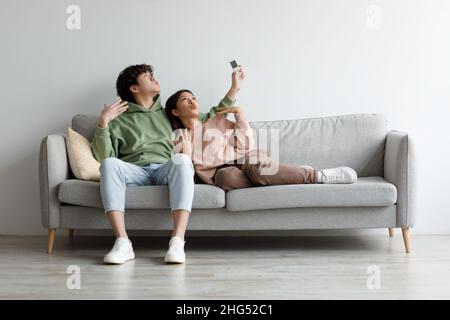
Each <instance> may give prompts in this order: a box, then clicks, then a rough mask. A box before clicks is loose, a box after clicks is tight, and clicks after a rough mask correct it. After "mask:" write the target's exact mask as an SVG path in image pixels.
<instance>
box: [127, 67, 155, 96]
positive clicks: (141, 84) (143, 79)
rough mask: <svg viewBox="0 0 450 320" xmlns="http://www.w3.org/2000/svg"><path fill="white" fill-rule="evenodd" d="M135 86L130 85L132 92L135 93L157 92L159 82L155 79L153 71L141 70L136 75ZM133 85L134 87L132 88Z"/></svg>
mask: <svg viewBox="0 0 450 320" xmlns="http://www.w3.org/2000/svg"><path fill="white" fill-rule="evenodd" d="M137 83H138V85H137V86H132V92H133V93H135V94H142V95H147V94H155V93H159V91H160V87H159V82H158V81H156V79H155V77H154V76H153V73H151V72H143V73H141V74H140V75H139V76H138V77H137ZM133 87H134V88H133Z"/></svg>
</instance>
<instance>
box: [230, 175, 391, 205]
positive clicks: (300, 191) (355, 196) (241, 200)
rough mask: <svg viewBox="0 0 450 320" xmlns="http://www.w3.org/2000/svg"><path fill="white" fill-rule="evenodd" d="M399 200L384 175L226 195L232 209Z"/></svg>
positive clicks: (376, 203) (359, 203) (239, 191)
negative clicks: (346, 182)
mask: <svg viewBox="0 0 450 320" xmlns="http://www.w3.org/2000/svg"><path fill="white" fill-rule="evenodd" d="M396 202H397V189H396V188H395V186H394V185H393V184H391V183H389V182H387V181H386V180H384V179H383V178H382V177H362V178H358V180H357V182H356V183H354V184H291V185H280V186H260V187H254V188H246V189H235V190H231V191H228V192H227V194H226V204H227V209H228V210H230V211H246V210H264V209H281V208H304V207H372V206H390V205H393V204H395V203H396Z"/></svg>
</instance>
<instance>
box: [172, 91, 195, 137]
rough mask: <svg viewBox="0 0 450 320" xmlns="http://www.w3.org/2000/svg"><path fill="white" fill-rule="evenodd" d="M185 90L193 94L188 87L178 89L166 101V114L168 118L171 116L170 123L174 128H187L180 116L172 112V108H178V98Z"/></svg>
mask: <svg viewBox="0 0 450 320" xmlns="http://www.w3.org/2000/svg"><path fill="white" fill-rule="evenodd" d="M183 92H189V93H190V94H192V95H193V93H192V92H191V91H189V90H187V89H183V90H178V91H177V92H175V93H174V94H173V95H171V96H170V97H169V99H167V102H166V115H167V118H169V121H170V124H171V126H172V130H176V129H184V128H185V127H184V125H183V122H181V120H180V118H179V117H177V116H174V115H173V114H172V110H175V109H176V108H177V101H178V98H179V97H180V96H181V94H182V93H183Z"/></svg>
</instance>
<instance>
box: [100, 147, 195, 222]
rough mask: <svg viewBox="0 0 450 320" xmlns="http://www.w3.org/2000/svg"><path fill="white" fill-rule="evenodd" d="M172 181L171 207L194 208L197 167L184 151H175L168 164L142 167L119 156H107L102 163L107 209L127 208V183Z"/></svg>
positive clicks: (102, 182) (142, 183)
mask: <svg viewBox="0 0 450 320" xmlns="http://www.w3.org/2000/svg"><path fill="white" fill-rule="evenodd" d="M151 185H169V198H170V208H171V211H173V210H179V209H183V210H187V211H189V212H191V210H192V201H193V199H194V167H193V165H192V161H191V159H190V158H189V157H188V156H186V155H184V154H174V155H172V157H171V159H170V160H169V161H167V162H166V163H164V164H160V163H151V164H148V165H146V166H143V167H140V166H137V165H134V164H131V163H128V162H125V161H122V160H120V159H117V158H107V159H105V160H103V161H102V163H101V166H100V193H101V196H102V202H103V208H104V210H105V213H108V212H109V211H112V210H117V211H121V212H125V190H126V187H127V186H151Z"/></svg>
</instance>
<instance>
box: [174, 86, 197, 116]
mask: <svg viewBox="0 0 450 320" xmlns="http://www.w3.org/2000/svg"><path fill="white" fill-rule="evenodd" d="M198 107H199V105H198V102H197V99H196V98H195V96H194V95H193V94H192V93H189V92H183V93H182V94H181V95H180V96H179V97H178V101H177V107H176V109H175V110H173V113H174V115H175V116H177V117H179V118H193V117H198V114H199V110H198Z"/></svg>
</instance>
